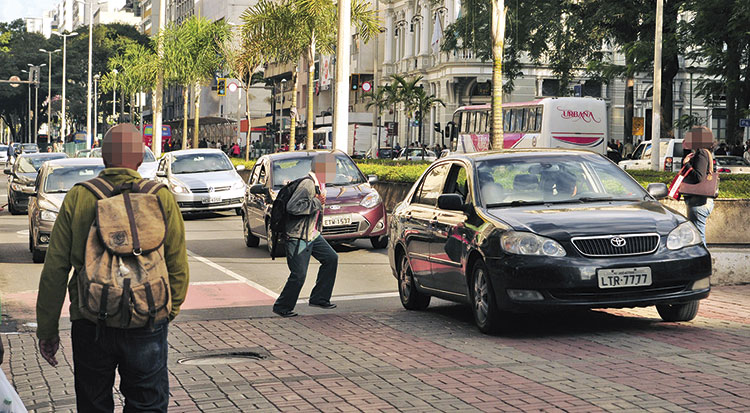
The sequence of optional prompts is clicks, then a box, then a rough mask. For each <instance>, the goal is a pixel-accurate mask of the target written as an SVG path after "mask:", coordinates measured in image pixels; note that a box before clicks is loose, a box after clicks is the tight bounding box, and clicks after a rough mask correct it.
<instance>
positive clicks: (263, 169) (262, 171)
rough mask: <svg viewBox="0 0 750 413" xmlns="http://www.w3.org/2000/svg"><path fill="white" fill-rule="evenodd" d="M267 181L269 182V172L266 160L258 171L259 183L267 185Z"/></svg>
mask: <svg viewBox="0 0 750 413" xmlns="http://www.w3.org/2000/svg"><path fill="white" fill-rule="evenodd" d="M266 182H268V172H266V163H265V162H264V163H263V164H261V166H260V172H258V182H257V183H259V184H263V185H265V184H266Z"/></svg>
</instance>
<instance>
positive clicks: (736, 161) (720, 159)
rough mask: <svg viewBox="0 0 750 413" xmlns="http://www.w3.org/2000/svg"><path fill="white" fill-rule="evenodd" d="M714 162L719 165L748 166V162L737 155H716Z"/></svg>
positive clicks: (749, 164) (749, 163)
mask: <svg viewBox="0 0 750 413" xmlns="http://www.w3.org/2000/svg"><path fill="white" fill-rule="evenodd" d="M716 163H718V164H719V165H721V166H732V165H735V166H750V162H748V161H746V160H745V159H744V158H740V157H739V156H717V157H716Z"/></svg>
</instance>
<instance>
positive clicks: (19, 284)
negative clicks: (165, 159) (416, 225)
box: [0, 184, 400, 319]
mask: <svg viewBox="0 0 750 413" xmlns="http://www.w3.org/2000/svg"><path fill="white" fill-rule="evenodd" d="M6 192H7V187H6V186H5V185H4V184H3V185H2V188H0V206H2V205H4V204H6V203H7V194H6ZM28 225H29V224H28V217H27V216H26V215H17V216H13V215H10V213H9V212H8V210H7V208H5V209H4V210H3V211H0V293H2V295H3V297H2V299H3V305H6V304H9V305H11V306H12V307H13V308H15V309H16V314H14V315H15V318H25V319H33V316H32V313H33V307H34V305H35V302H36V291H37V289H38V284H39V277H40V274H41V271H42V264H34V263H32V260H31V253H30V252H29V250H28ZM185 228H186V238H187V247H188V255H189V262H190V289H189V292H188V298H187V301H186V302H185V304H184V306H183V310H184V314H188V315H190V314H193V316H194V317H195V318H203V317H222V316H224V315H225V313H226V312H227V311H230V309H234V311H236V309H237V308H244V309H246V310H248V311H250V312H251V313H252V314H258V315H261V314H263V313H267V312H269V311H270V310H269V307H268V306H269V305H270V304H272V303H273V301H274V299H275V298H276V297H277V296H278V294H279V293H280V292H281V289H282V288H283V286H284V283H285V281H286V278H287V276H288V275H289V271H288V268H287V266H286V260H285V259H284V258H277V259H276V260H271V258H270V256H269V255H268V252H267V249H266V245H265V243H264V242H263V241H261V244H260V246H259V247H258V248H248V247H246V246H245V244H244V242H243V239H242V220H241V218H240V217H239V216H237V215H235V214H234V212H222V213H213V214H203V215H187V216H185ZM335 248H336V250H337V251H338V252H339V270H338V275H337V278H336V284H335V287H334V298H333V300H332V301H335V302H338V303H339V304H340V305H341V306H342V307H344V308H346V307H355V308H360V307H361V306H363V305H364V306H370V307H373V306H374V307H382V306H386V307H393V306H400V304H399V303H398V298H397V289H396V281H395V279H394V278H393V276H392V274H391V270H390V267H389V265H388V257H387V255H386V250H374V249H372V247H371V246H370V242H369V241H368V240H358V241H356V242H353V243H350V244H341V245H338V246H336V247H335ZM317 270H318V264H317V262H316V261H315V260H314V259H313V260H312V261H311V264H310V268H309V272H308V278H307V281H306V283H305V286H304V288H303V290H302V293H301V295H300V300H301V301H303V302H304V301H306V300H305V299H306V298H307V297H309V294H310V291H311V290H312V287H313V285H314V282H315V276H316V274H317ZM365 303H367V304H365ZM194 310H203V311H201V312H195V311H194ZM206 310H208V312H206ZM298 310H299V311H300V312H301V313H303V314H305V313H311V314H315V313H319V312H321V311H324V310H319V309H315V308H310V307H308V306H307V305H304V306H303V305H300V306H298ZM19 312H20V314H19ZM65 315H66V311H65V310H64V311H63V316H65Z"/></svg>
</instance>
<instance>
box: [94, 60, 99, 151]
mask: <svg viewBox="0 0 750 413" xmlns="http://www.w3.org/2000/svg"><path fill="white" fill-rule="evenodd" d="M98 128H99V74H96V75H95V76H94V134H93V135H92V139H96V135H97V134H98V133H97V132H98V131H97V129H98Z"/></svg>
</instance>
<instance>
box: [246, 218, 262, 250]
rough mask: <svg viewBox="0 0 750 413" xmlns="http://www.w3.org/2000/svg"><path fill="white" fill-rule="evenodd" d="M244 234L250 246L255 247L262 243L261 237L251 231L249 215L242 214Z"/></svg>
mask: <svg viewBox="0 0 750 413" xmlns="http://www.w3.org/2000/svg"><path fill="white" fill-rule="evenodd" d="M242 235H243V236H244V238H245V245H247V246H248V247H250V248H255V247H257V246H258V245H260V238H258V237H256V236H255V235H253V233H252V232H251V231H250V223H249V222H248V220H247V215H246V214H242Z"/></svg>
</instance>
